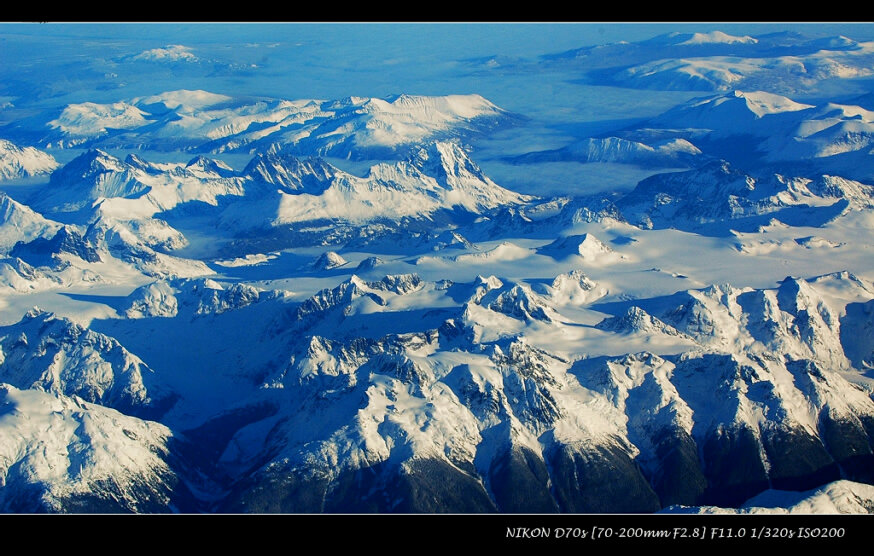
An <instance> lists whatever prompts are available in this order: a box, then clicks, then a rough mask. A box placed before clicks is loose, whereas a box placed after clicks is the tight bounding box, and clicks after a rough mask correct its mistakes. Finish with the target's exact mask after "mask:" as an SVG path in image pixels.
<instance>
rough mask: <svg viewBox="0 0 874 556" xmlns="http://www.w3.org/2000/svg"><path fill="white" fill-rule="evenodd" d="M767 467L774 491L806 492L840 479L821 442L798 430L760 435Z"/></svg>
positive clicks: (773, 431)
mask: <svg viewBox="0 0 874 556" xmlns="http://www.w3.org/2000/svg"><path fill="white" fill-rule="evenodd" d="M762 444H763V446H764V448H765V453H766V454H767V455H768V461H769V462H770V464H771V468H770V470H769V473H768V475H769V476H770V478H771V486H772V487H773V488H775V489H778V490H797V491H803V490H810V489H812V488H815V487H817V486H820V485H823V484H826V483H829V482H831V481H836V480H838V479H840V478H841V476H840V471H839V469H838V466H837V464H836V463H835V461H834V460H833V459H832V457H831V456H830V455H829V454H828V452H826V450H825V447H824V446H823V445H822V442H820V441H819V440H817V439H816V438H814V437H813V436H811V435H810V434H809V433H807V432H806V431H804V430H803V429H801V428H793V429H783V430H780V429H776V430H772V431H765V432H764V434H762Z"/></svg>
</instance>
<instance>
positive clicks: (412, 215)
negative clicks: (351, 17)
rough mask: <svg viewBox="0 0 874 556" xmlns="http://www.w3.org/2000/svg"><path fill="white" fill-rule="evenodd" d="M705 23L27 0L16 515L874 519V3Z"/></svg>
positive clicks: (3, 136)
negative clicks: (122, 30)
mask: <svg viewBox="0 0 874 556" xmlns="http://www.w3.org/2000/svg"><path fill="white" fill-rule="evenodd" d="M362 27H363V30H362V29H358V32H365V33H366V29H367V26H366V25H365V26H362ZM682 27H683V29H681V30H679V31H672V32H669V33H662V34H658V35H656V36H650V37H649V38H643V39H642V40H639V41H636V42H634V41H631V42H628V41H622V42H616V43H597V44H596V43H589V44H584V45H582V46H580V45H579V44H577V45H576V46H574V44H575V43H567V42H562V43H561V44H563V45H567V46H568V48H564V47H561V48H560V47H554V48H545V47H543V45H542V43H537V42H536V41H535V43H532V46H531V47H530V48H531V49H532V50H531V51H530V52H525V51H524V48H523V47H522V46H519V45H517V47H516V50H514V52H517V53H520V54H519V55H518V56H517V55H514V56H509V55H507V56H503V55H502V53H501V52H500V51H497V50H490V49H491V48H498V45H499V44H500V43H496V44H495V45H494V46H493V45H492V44H491V43H490V42H489V41H488V40H484V41H483V42H482V43H477V45H476V46H475V48H474V47H471V48H473V49H474V50H475V52H474V53H475V54H476V55H475V56H474V55H471V52H468V50H466V49H463V52H462V51H461V50H457V49H451V48H449V49H447V50H446V52H445V53H443V54H440V55H437V54H435V53H434V51H433V49H431V48H426V47H425V46H423V45H418V46H415V47H413V46H410V45H412V44H413V43H414V42H415V41H412V42H405V43H404V44H406V45H407V46H409V48H410V50H407V49H399V50H396V51H392V52H393V55H392V56H393V57H378V56H377V57H371V56H370V55H369V54H367V52H363V53H360V54H358V55H353V54H352V53H351V51H348V52H347V51H346V50H344V49H343V47H341V46H334V47H333V48H336V49H337V50H336V51H332V50H331V49H330V48H331V47H329V46H327V45H326V41H325V40H323V39H322V38H320V37H315V38H307V37H309V35H307V30H306V29H305V28H300V29H299V28H298V27H293V26H288V27H285V26H282V25H280V26H279V27H278V28H279V29H288V30H291V29H299V30H300V32H301V35H300V37H299V38H298V39H292V38H291V37H290V36H289V37H285V38H281V39H280V40H277V41H276V42H269V41H266V38H265V41H264V42H262V41H260V40H259V41H255V40H253V37H252V36H251V33H253V32H255V31H257V30H258V29H260V27H259V26H258V25H252V26H247V27H246V29H245V30H239V31H237V33H239V37H238V36H237V35H236V34H234V33H231V34H230V35H229V37H228V38H227V40H228V41H229V42H228V46H227V47H223V48H220V47H218V46H217V45H216V42H215V41H214V40H206V39H204V40H198V38H197V37H198V34H197V33H194V35H192V36H191V37H190V38H191V40H187V39H188V38H189V37H185V35H184V34H181V35H177V34H174V32H173V29H174V28H173V27H172V26H170V27H167V28H166V29H164V28H163V27H161V26H157V28H156V30H160V31H161V33H163V34H161V36H160V37H156V38H154V39H150V40H145V39H143V38H135V37H134V38H125V37H119V38H117V39H112V40H111V39H109V38H100V37H99V36H95V37H93V38H91V39H89V40H87V41H86V40H84V39H73V38H70V37H67V38H59V37H54V38H53V39H52V40H51V41H48V43H47V44H48V46H44V47H41V48H53V47H54V46H58V45H59V44H60V45H66V46H67V48H71V47H70V45H71V44H78V42H77V41H80V40H81V41H82V44H81V47H82V49H84V52H85V53H90V54H93V56H90V54H89V55H86V54H82V55H79V53H78V51H76V53H74V52H66V51H64V49H63V48H60V49H58V51H57V52H58V53H57V54H56V56H54V57H49V58H48V59H46V60H45V61H42V62H41V61H40V59H39V57H38V56H37V54H38V52H39V51H40V47H36V46H34V44H33V38H34V37H33V35H32V33H34V32H35V31H33V30H30V31H29V32H25V31H22V29H25V30H27V29H29V28H28V27H26V26H25V27H21V28H19V27H5V26H3V25H0V37H2V38H3V39H4V41H6V42H8V44H9V47H10V48H11V49H12V51H14V52H16V53H17V54H16V55H20V56H21V61H15V62H10V66H9V67H8V68H0V77H3V78H6V80H5V81H4V80H2V79H0V82H2V83H5V84H3V85H0V512H5V513H43V512H49V513H56V512H60V513H93V512H100V513H104V512H134V513H153V512H168V513H169V512H183V513H199V512H203V513H228V512H230V513H249V512H255V513H277V512H279V513H320V512H326V513H359V512H373V513H444V512H449V513H474V512H489V513H556V512H565V513H655V512H663V513H742V514H750V513H825V514H838V513H874V241H872V238H874V212H872V211H874V164H872V162H874V100H872V98H874V97H872V82H874V81H872V73H871V67H872V61H874V42H870V39H872V38H874V31H872V30H871V29H868V28H867V27H866V28H864V29H863V31H865V33H863V35H864V36H862V37H859V38H855V39H851V38H849V37H848V36H849V35H852V31H853V28H852V26H850V28H849V29H848V30H847V33H846V35H848V36H844V35H843V34H842V35H838V36H835V35H827V34H823V33H819V34H817V33H813V35H814V36H806V35H803V34H800V33H796V32H788V31H787V32H782V31H778V32H759V30H758V29H757V28H756V26H755V25H749V26H748V29H745V30H742V32H741V31H737V32H728V30H726V31H723V30H718V29H715V28H711V27H708V26H700V28H699V27H695V26H694V25H687V26H682ZM50 28H51V27H50ZM403 28H404V26H402V25H399V26H398V28H397V29H398V30H400V29H403ZM449 28H450V29H451V28H452V27H451V26H450V27H449ZM550 28H551V27H549V26H547V27H546V29H547V30H548V29H550ZM562 28H563V27H562V26H555V29H556V30H557V31H558V30H560V29H562ZM108 29H110V30H111V28H108ZM490 29H491V26H488V25H484V26H483V27H482V30H483V32H485V35H484V36H485V37H488V36H489V35H488V31H489V30H490ZM733 29H737V25H735V26H734V27H733ZM815 30H816V26H813V27H812V28H811V31H815ZM208 31H209V26H204V28H201V29H200V30H199V32H200V33H207V32H208ZM687 31H688V32H687ZM265 32H266V31H265ZM271 32H273V33H275V32H277V31H276V30H275V29H274V30H273V31H271ZM28 33H31V34H28ZM866 33H867V34H866ZM159 34H160V33H159ZM110 35H111V33H110ZM268 35H269V33H268ZM654 35H655V33H654ZM204 36H206V35H204ZM354 36H357V35H355V34H354V33H352V36H350V37H349V41H352V42H350V44H352V43H354V40H355V39H354ZM183 37H185V39H186V40H183ZM240 37H246V41H245V42H242V43H239V44H237V43H236V42H234V41H237V40H242V39H241V38H240ZM398 40H400V39H398ZM409 40H410V39H409V38H407V39H405V41H409ZM556 40H557V39H556ZM593 40H594V39H593ZM53 41H54V42H53ZM57 41H60V42H57ZM65 41H70V42H69V43H67V42H65ZM89 41H96V42H94V43H93V44H92V42H89ZM295 41H296V42H295ZM328 42H330V41H328ZM391 44H394V43H392V42H391V40H389V42H388V44H387V45H383V46H382V47H380V48H386V49H389V50H391V46H390V45H391ZM398 44H400V43H398ZM503 44H504V46H508V45H507V43H503ZM534 44H541V47H540V50H536V49H535V47H534V46H533V45H534ZM53 45H54V46H53ZM95 45H100V48H101V49H102V50H93V49H95V48H96V46H95ZM234 45H236V46H234ZM31 47H32V49H33V50H34V53H32V54H31V53H29V51H28V48H31ZM571 47H573V48H571ZM373 48H377V47H375V46H374V47H373ZM326 49H327V50H326ZM231 51H233V52H231ZM453 52H454V53H455V54H452V53H453ZM344 53H347V54H348V57H347V56H346V55H345V54H344ZM86 58H87V59H88V61H84V60H85V59H86ZM377 58H378V60H379V61H378V62H377V61H374V60H376V59H377ZM438 58H439V60H440V61H439V62H437V61H436V60H437V59H438ZM30 64H34V65H36V66H39V64H45V69H44V70H43V71H42V72H40V71H35V70H33V69H32V68H31V66H30ZM395 66H397V67H398V68H399V69H393V68H395ZM401 70H402V71H401ZM308 71H309V72H313V75H315V76H321V77H322V78H323V79H324V82H323V84H324V88H319V86H318V83H319V81H318V80H317V79H315V78H312V79H311V78H309V77H307V72H308ZM336 72H342V73H343V75H345V78H344V79H343V80H341V81H339V82H338V81H335V80H336V79H337V78H336V77H331V76H334V75H335V73H336ZM386 72H387V73H386ZM289 73H293V74H294V75H295V76H299V77H300V80H301V81H300V83H302V84H306V85H308V86H311V87H312V88H313V91H312V92H311V93H310V94H302V95H301V96H300V98H294V97H293V96H289V95H285V94H283V93H282V91H283V90H284V89H288V90H289V91H292V92H296V91H297V88H296V87H300V86H302V85H300V84H298V85H295V86H292V85H291V84H290V83H289V81H287V79H288V77H287V75H288V74H289ZM13 74H14V75H15V79H12V77H11V76H12V75H13ZM386 75H388V76H390V77H392V79H393V80H392V84H391V85H388V84H386V83H385V81H386V79H388V78H387V77H385V76H386ZM403 75H406V76H407V77H406V78H403V79H402V78H401V77H400V76H403ZM46 76H50V77H46ZM256 85H257V86H259V87H261V88H262V89H263V91H255V90H252V87H255V86H256ZM329 85H330V86H329ZM341 85H342V86H341ZM398 87H400V88H401V90H398ZM404 88H408V90H409V91H410V92H405V91H404V90H403V89H404ZM41 91H45V92H41ZM277 91H280V92H279V93H277ZM419 91H422V92H425V93H427V94H418V92H419ZM605 91H606V92H607V93H605ZM414 92H416V94H413V93H414ZM335 93H336V94H335ZM358 95H360V96H358ZM580 98H582V99H585V100H586V101H587V102H589V103H590V104H591V105H592V106H591V107H585V108H584V107H583V106H582V104H583V103H581V101H580V100H579V99H580ZM595 111H599V115H598V116H597V117H595V116H592V113H593V112H595ZM492 170H494V172H492ZM519 184H527V185H525V186H524V187H519Z"/></svg>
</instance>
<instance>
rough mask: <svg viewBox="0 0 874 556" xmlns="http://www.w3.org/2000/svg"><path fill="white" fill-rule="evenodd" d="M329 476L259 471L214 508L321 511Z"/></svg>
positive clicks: (224, 509) (261, 511) (264, 510)
mask: <svg viewBox="0 0 874 556" xmlns="http://www.w3.org/2000/svg"><path fill="white" fill-rule="evenodd" d="M327 488H328V479H327V478H324V477H315V478H311V479H305V478H303V477H299V476H297V475H294V474H259V475H255V476H253V477H251V478H250V479H247V480H246V481H244V482H243V483H241V484H240V485H237V487H236V488H235V489H234V491H233V492H232V493H231V495H230V496H228V497H227V498H226V499H225V501H224V502H223V503H222V504H221V505H220V507H219V508H218V509H217V511H219V512H229V513H320V512H322V511H324V500H325V492H326V491H327Z"/></svg>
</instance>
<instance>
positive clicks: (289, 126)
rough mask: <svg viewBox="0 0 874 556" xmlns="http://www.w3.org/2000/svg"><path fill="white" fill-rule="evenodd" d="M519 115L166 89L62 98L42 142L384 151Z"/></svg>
mask: <svg viewBox="0 0 874 556" xmlns="http://www.w3.org/2000/svg"><path fill="white" fill-rule="evenodd" d="M518 119H519V117H518V116H513V115H511V114H510V113H508V112H506V111H504V110H502V109H500V108H498V107H497V106H495V105H494V104H492V103H491V102H489V101H488V100H486V99H484V98H483V97H481V96H479V95H475V94H474V95H447V96H442V97H426V96H414V95H406V94H402V95H395V96H391V97H388V98H386V99H379V98H364V97H347V98H345V99H339V100H316V99H302V100H293V101H290V100H280V99H264V100H256V101H252V100H249V99H244V98H241V99H233V98H230V97H227V96H224V95H213V94H211V93H208V92H206V91H186V90H180V91H169V92H165V93H162V94H160V95H154V96H151V97H146V98H136V99H130V100H128V101H122V102H117V103H114V104H106V105H101V104H95V103H82V104H71V105H68V106H67V107H65V108H64V109H63V110H62V111H61V113H60V114H59V115H58V117H57V118H56V119H54V120H51V121H49V122H48V123H47V126H48V127H50V128H51V129H52V130H53V131H52V132H50V133H49V134H47V135H46V136H45V137H44V138H43V139H42V142H43V143H44V144H46V143H47V144H52V145H58V146H61V147H64V146H82V145H85V146H103V147H134V146H136V147H143V148H149V149H167V150H170V149H174V150H175V149H180V150H189V151H191V150H194V151H199V152H212V153H221V152H230V151H243V152H249V153H254V152H258V151H266V150H268V149H270V148H275V147H276V146H278V147H281V148H285V149H288V150H290V151H291V152H292V153H293V154H295V155H304V156H310V155H314V156H337V157H341V158H347V157H354V158H380V157H382V158H385V157H386V155H392V154H396V153H398V152H403V151H404V150H405V149H406V148H407V147H409V146H410V145H413V146H415V145H416V144H418V143H419V142H422V141H433V140H436V139H451V138H460V137H464V136H467V135H470V134H476V133H481V132H482V131H484V130H488V129H494V128H495V127H501V126H508V125H513V124H514V122H516V121H517V120H518Z"/></svg>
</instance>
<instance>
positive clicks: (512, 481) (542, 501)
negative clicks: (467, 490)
mask: <svg viewBox="0 0 874 556" xmlns="http://www.w3.org/2000/svg"><path fill="white" fill-rule="evenodd" d="M489 484H490V486H491V489H492V493H493V494H494V497H495V503H496V504H497V506H498V510H499V511H501V512H507V513H554V512H557V511H558V504H557V503H556V501H555V500H554V499H553V497H552V495H551V494H550V492H549V471H548V470H547V469H546V463H545V462H544V461H543V458H542V457H540V455H539V454H536V453H534V452H533V451H531V450H530V449H529V448H526V447H524V446H522V447H513V448H509V449H507V450H506V451H505V452H503V453H502V454H501V455H500V456H498V457H497V458H495V459H494V461H493V462H492V466H491V468H490V469H489Z"/></svg>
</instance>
